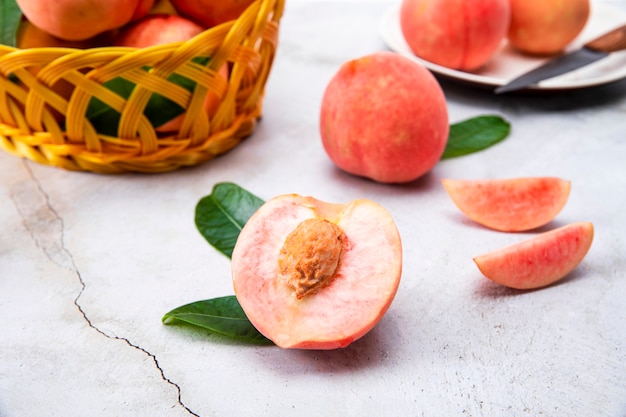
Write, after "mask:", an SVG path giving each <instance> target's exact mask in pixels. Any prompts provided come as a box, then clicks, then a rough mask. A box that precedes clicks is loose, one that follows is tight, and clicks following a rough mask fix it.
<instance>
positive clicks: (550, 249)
mask: <svg viewBox="0 0 626 417" xmlns="http://www.w3.org/2000/svg"><path fill="white" fill-rule="evenodd" d="M592 241H593V224H591V223H588V222H587V223H585V222H580V223H571V224H568V225H567V226H563V227H560V228H558V229H555V230H551V231H549V232H544V233H541V234H539V235H536V236H534V237H532V238H530V239H526V240H524V241H522V242H519V243H516V244H514V245H510V246H507V247H504V248H501V249H498V250H494V251H492V252H489V253H487V254H484V255H481V256H477V257H475V258H474V262H475V263H476V265H477V266H478V268H479V269H480V271H481V272H482V273H483V275H485V277H487V278H489V279H490V280H492V281H494V282H497V283H499V284H501V285H504V286H507V287H510V288H515V289H520V290H524V289H534V288H540V287H545V286H547V285H550V284H553V283H555V282H557V281H559V280H560V279H562V278H564V277H565V276H566V275H567V274H569V273H570V272H572V271H573V270H574V268H576V267H577V266H578V264H580V262H582V260H583V258H584V257H585V255H587V252H588V251H589V248H590V247H591V242H592Z"/></svg>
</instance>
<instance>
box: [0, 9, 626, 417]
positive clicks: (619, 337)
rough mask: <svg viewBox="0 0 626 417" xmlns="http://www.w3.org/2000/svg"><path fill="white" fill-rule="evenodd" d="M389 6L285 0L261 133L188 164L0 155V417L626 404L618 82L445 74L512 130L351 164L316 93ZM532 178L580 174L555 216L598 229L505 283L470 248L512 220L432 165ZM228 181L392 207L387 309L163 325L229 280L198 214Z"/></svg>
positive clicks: (479, 410)
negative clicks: (302, 331)
mask: <svg viewBox="0 0 626 417" xmlns="http://www.w3.org/2000/svg"><path fill="white" fill-rule="evenodd" d="M610 3H611V4H614V5H617V6H619V7H622V8H624V10H626V6H625V2H624V1H611V2H610ZM391 4H392V3H390V2H382V1H372V2H362V3H358V4H355V3H354V2H345V3H344V2H341V1H324V2H316V1H297V0H292V1H291V2H289V1H288V4H287V10H286V14H285V17H284V20H283V22H282V29H281V30H282V31H281V44H280V47H279V53H278V56H277V58H276V62H275V66H274V68H273V72H272V75H271V78H270V80H269V83H268V85H267V95H266V99H265V106H264V111H265V116H264V118H263V120H262V122H261V124H260V125H259V128H258V130H257V131H256V132H255V134H254V135H253V136H252V137H250V138H249V139H248V140H246V141H245V142H244V143H242V144H241V145H240V146H239V147H237V148H236V149H234V150H233V151H232V152H230V153H228V154H227V155H224V156H223V157H220V158H218V159H216V160H213V161H210V162H208V163H206V164H204V165H201V166H199V167H196V168H193V169H185V170H180V171H177V172H173V173H169V174H163V175H152V176H149V175H120V176H102V175H95V174H88V173H76V172H67V171H63V170H60V169H57V168H51V167H45V166H41V165H37V164H35V163H32V162H28V161H24V160H20V159H18V158H15V157H12V156H9V155H7V154H4V153H2V154H0V168H1V171H0V183H1V186H0V226H1V231H2V232H1V233H0V316H1V317H2V320H0V416H1V417H29V416H34V417H42V416H63V417H68V416H91V417H95V416H106V417H109V416H134V417H141V416H149V417H153V416H168V417H169V416H177V417H178V416H181V417H182V416H190V415H193V416H201V417H208V416H254V417H261V416H272V417H276V416H298V417H304V416H316V417H317V416H339V415H342V416H359V417H363V416H446V417H449V416H474V417H476V416H506V417H517V416H550V417H569V416H571V417H574V416H605V417H623V416H625V415H626V271H625V270H626V263H625V257H626V240H625V239H626V216H625V215H624V208H625V207H626V193H624V190H625V189H626V165H625V162H624V161H625V160H626V136H625V135H626V134H625V133H624V132H625V131H626V81H620V82H618V83H616V84H612V85H610V86H604V87H600V88H596V89H592V90H586V91H580V92H569V93H564V94H560V95H549V96H536V95H535V96H502V97H495V96H493V95H492V94H490V93H489V92H486V91H482V90H477V89H473V88H469V87H465V86H460V85H456V84H453V83H451V82H447V81H442V86H443V88H444V91H445V94H446V97H447V100H448V104H449V112H450V119H451V121H452V122H455V121H460V120H463V119H466V118H468V117H471V116H475V115H481V114H490V113H495V114H500V115H502V116H504V117H505V118H507V119H508V120H509V121H510V122H511V123H512V132H511V135H510V137H509V138H508V139H507V140H505V141H504V142H502V143H501V144H499V145H497V146H495V147H493V148H491V149H489V150H487V151H484V152H481V153H477V154H474V155H471V156H467V157H463V158H458V159H453V160H448V161H444V162H442V163H440V164H439V165H437V167H436V168H435V169H434V170H433V171H432V172H431V173H430V174H429V175H427V176H426V177H424V178H422V179H420V180H418V181H417V182H415V183H413V184H409V185H405V186H389V185H381V184H375V183H373V182H369V181H366V180H363V179H359V178H355V177H351V176H348V175H345V174H343V173H341V172H340V171H338V170H337V169H335V168H334V167H333V165H332V164H331V162H330V160H329V159H328V158H327V157H326V155H325V153H324V151H323V149H322V146H321V142H320V139H319V134H318V127H317V118H318V111H319V105H320V99H321V95H322V92H323V89H324V87H325V85H326V83H327V82H328V80H329V79H330V77H331V76H332V75H333V74H334V72H335V71H336V70H337V68H338V67H339V65H340V64H341V63H342V62H344V61H346V60H348V59H351V58H354V57H356V56H360V55H364V54H367V53H371V52H374V51H376V50H381V49H385V48H386V47H385V45H384V44H383V42H382V40H381V38H380V37H379V35H378V32H377V26H378V19H379V18H380V16H381V15H382V13H383V12H384V11H385V10H386V9H387V7H389V6H390V5H391ZM531 175H532V176H534V175H555V176H560V177H563V178H567V179H569V180H571V181H572V193H571V197H570V200H569V202H568V204H567V206H566V207H565V209H564V210H563V211H562V212H561V213H560V214H559V216H558V217H557V219H555V221H554V222H553V223H551V224H550V225H549V227H555V226H559V225H563V224H566V223H569V222H574V221H591V222H593V223H594V225H595V228H596V237H595V241H594V243H593V246H592V248H591V251H590V252H589V254H588V256H587V258H586V259H585V260H584V262H583V263H582V264H581V265H580V266H579V268H577V269H576V270H575V272H573V273H572V274H571V275H570V276H569V277H568V278H567V279H565V280H564V281H562V282H561V283H559V284H558V285H554V286H552V287H549V288H545V289H542V290H538V291H530V292H518V291H512V290H508V289H505V288H502V287H498V286H496V285H495V284H492V283H490V282H489V281H488V280H486V279H485V278H483V277H482V276H481V275H480V273H479V271H478V270H477V268H476V267H475V265H474V264H473V262H472V257H473V256H475V255H477V254H480V253H483V252H486V251H488V250H491V249H494V248H497V247H500V246H503V245H505V244H508V243H512V242H515V241H518V240H520V239H521V238H523V237H525V236H526V234H523V235H521V236H520V235H514V234H503V233H498V232H493V231H488V230H486V229H484V228H481V227H478V226H476V225H474V224H472V223H471V222H470V221H468V220H466V219H465V218H464V217H463V216H462V215H461V214H460V213H459V212H458V211H457V210H456V208H455V207H453V205H452V203H451V201H450V200H449V198H448V197H447V195H446V194H445V192H444V190H443V189H442V187H441V186H440V182H439V181H440V179H441V178H442V177H454V178H487V177H516V176H531ZM220 181H233V182H236V183H238V184H240V185H241V186H243V187H245V188H247V189H248V190H250V191H252V192H254V193H255V194H257V195H258V196H260V197H261V198H264V199H269V198H271V197H273V196H274V195H277V194H283V193H300V194H305V195H314V196H316V197H318V198H320V199H323V200H328V201H336V202H344V201H347V200H350V199H353V198H359V197H367V198H371V199H374V200H376V201H378V202H379V203H380V204H382V205H383V206H385V207H387V208H388V209H389V211H390V212H391V213H392V214H393V216H394V217H395V219H396V221H397V224H398V228H399V230H400V233H401V235H402V238H403V242H404V256H405V262H404V273H403V277H402V282H401V286H400V289H399V292H398V294H397V297H396V299H395V301H394V303H393V304H392V306H391V308H390V310H389V312H388V313H387V315H386V316H385V317H384V318H383V320H382V321H381V322H380V324H379V325H378V326H377V327H376V328H375V329H374V330H373V331H372V332H371V333H370V334H368V335H366V336H365V337H364V338H363V339H361V340H360V341H358V342H356V343H354V344H353V345H351V346H350V347H348V348H346V349H344V350H337V351H328V352H317V351H288V350H281V349H279V348H276V347H272V346H269V347H258V346H249V345H244V344H238V343H234V342H230V341H224V340H223V339H220V338H218V337H216V336H214V335H210V334H207V333H206V332H203V331H194V330H191V329H189V328H181V327H173V326H164V325H162V324H161V317H162V315H163V314H164V313H165V312H167V311H168V310H170V309H171V308H174V307H178V306H180V305H182V304H184V303H187V302H191V301H196V300H200V299H205V298H211V297H217V296H222V295H229V294H232V286H231V283H230V273H229V261H228V260H227V259H226V258H225V257H223V256H222V255H220V254H218V253H217V252H216V251H215V250H214V249H212V248H211V247H210V246H209V245H208V244H206V243H205V241H204V240H203V238H202V237H201V236H200V235H199V233H198V232H197V231H196V230H195V226H194V223H193V215H194V207H195V204H196V203H197V202H198V200H199V199H200V198H202V197H203V196H205V195H207V194H209V193H210V191H211V188H212V187H213V185H214V184H215V183H217V182H220ZM546 229H547V228H546Z"/></svg>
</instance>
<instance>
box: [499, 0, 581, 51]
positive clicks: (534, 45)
mask: <svg viewBox="0 0 626 417" xmlns="http://www.w3.org/2000/svg"><path fill="white" fill-rule="evenodd" d="M510 1H511V25H510V28H509V32H508V40H509V43H510V44H511V45H512V46H513V47H514V48H516V49H518V50H520V51H522V52H525V53H528V54H534V55H551V54H556V53H558V52H561V51H562V50H563V49H565V47H566V46H567V45H569V44H570V43H571V42H572V41H573V40H574V39H575V38H576V36H578V35H579V34H580V32H582V30H583V29H584V27H585V25H586V24H587V20H588V19H589V14H590V2H589V0H567V1H562V0H537V1H530V0H510Z"/></svg>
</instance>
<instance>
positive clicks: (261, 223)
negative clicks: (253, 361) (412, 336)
mask: <svg viewBox="0 0 626 417" xmlns="http://www.w3.org/2000/svg"><path fill="white" fill-rule="evenodd" d="M401 272H402V245H401V241H400V235H399V233H398V230H397V228H396V225H395V223H394V221H393V219H392V217H391V215H390V214H389V212H388V211H387V210H385V209H384V208H383V207H382V206H380V205H379V204H377V203H375V202H373V201H370V200H365V199H361V200H355V201H352V202H349V203H347V204H333V203H326V202H323V201H320V200H317V199H315V198H313V197H303V196H299V195H296V194H288V195H282V196H278V197H275V198H273V199H271V200H269V201H268V202H266V203H265V204H264V205H263V206H261V207H260V208H259V209H258V210H257V211H256V213H255V214H254V215H253V216H252V217H251V218H250V219H249V220H248V222H247V223H246V225H245V226H244V227H243V229H242V230H241V233H240V235H239V237H238V239H237V242H236V244H235V248H234V250H233V253H232V277H233V285H234V290H235V295H236V297H237V300H238V301H239V303H240V304H241V307H242V308H243V310H244V312H245V313H246V315H247V317H248V319H249V320H250V322H251V323H252V324H253V325H254V326H255V327H256V328H257V329H258V330H259V331H260V332H261V333H262V334H263V335H265V336H266V337H267V338H268V339H270V340H272V341H273V342H274V343H275V344H276V345H277V346H279V347H283V348H300V349H335V348H342V347H345V346H348V345H349V344H350V343H352V342H353V341H355V340H357V339H359V338H360V337H362V336H363V335H365V334H366V333H367V332H369V331H370V330H371V329H372V328H373V327H374V326H375V325H376V324H377V323H378V322H379V321H380V319H381V318H382V316H383V315H384V314H385V312H386V311H387V309H388V308H389V306H390V304H391V302H392V300H393V298H394V296H395V294H396V291H397V288H398V285H399V282H400V275H401Z"/></svg>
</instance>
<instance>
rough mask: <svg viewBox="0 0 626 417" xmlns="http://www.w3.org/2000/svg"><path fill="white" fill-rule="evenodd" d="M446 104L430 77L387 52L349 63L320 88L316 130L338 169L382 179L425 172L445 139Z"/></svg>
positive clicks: (403, 180)
mask: <svg viewBox="0 0 626 417" xmlns="http://www.w3.org/2000/svg"><path fill="white" fill-rule="evenodd" d="M448 132H449V123H448V111H447V104H446V100H445V97H444V94H443V91H442V90H441V87H440V86H439V84H438V82H437V80H436V79H435V77H434V76H433V75H432V74H431V73H430V72H429V71H428V70H427V69H426V68H425V67H423V66H422V65H420V64H418V63H416V62H414V61H412V60H410V59H408V58H406V57H403V56H401V55H399V54H395V53H392V52H378V53H374V54H371V55H368V56H365V57H362V58H359V59H356V60H352V61H348V62H346V63H345V64H344V65H342V66H341V68H340V69H339V71H338V72H337V73H336V74H335V75H334V76H333V77H332V79H331V80H330V82H329V84H328V85H327V87H326V90H325V91H324V95H323V98H322V105H321V112H320V133H321V138H322V143H323V145H324V149H325V151H326V153H327V154H328V156H329V157H330V159H331V160H332V161H333V162H334V163H335V165H337V166H338V167H339V168H341V169H342V170H344V171H346V172H348V173H351V174H354V175H359V176H363V177H367V178H370V179H372V180H374V181H378V182H383V183H406V182H410V181H413V180H415V179H417V178H419V177H421V176H422V175H424V174H425V173H427V172H428V171H430V170H431V169H432V168H433V167H434V166H435V165H436V164H437V162H438V161H439V159H440V158H441V155H442V153H443V151H444V148H445V146H446V142H447V140H448Z"/></svg>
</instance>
